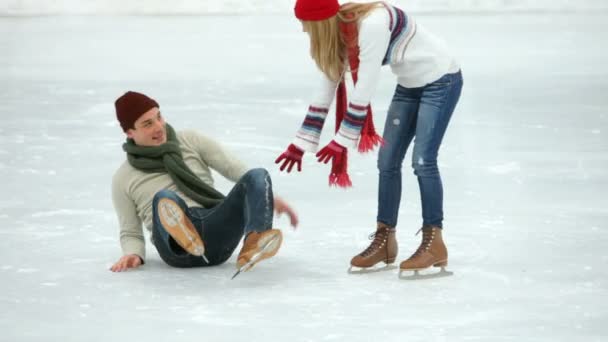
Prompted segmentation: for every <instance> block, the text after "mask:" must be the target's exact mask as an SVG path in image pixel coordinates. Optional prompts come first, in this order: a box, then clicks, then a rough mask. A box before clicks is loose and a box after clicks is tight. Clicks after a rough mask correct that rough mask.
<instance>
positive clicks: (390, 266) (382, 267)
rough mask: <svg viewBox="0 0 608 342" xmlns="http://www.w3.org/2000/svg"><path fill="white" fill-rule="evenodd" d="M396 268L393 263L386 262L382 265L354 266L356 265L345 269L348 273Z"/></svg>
mask: <svg viewBox="0 0 608 342" xmlns="http://www.w3.org/2000/svg"><path fill="white" fill-rule="evenodd" d="M396 268H397V265H394V264H388V265H384V266H378V267H374V266H372V267H356V266H350V267H349V268H348V270H347V271H346V272H347V273H348V274H367V273H377V272H384V271H391V270H394V269H396Z"/></svg>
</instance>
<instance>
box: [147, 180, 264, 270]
mask: <svg viewBox="0 0 608 342" xmlns="http://www.w3.org/2000/svg"><path fill="white" fill-rule="evenodd" d="M162 198H169V199H172V200H174V201H175V202H176V203H177V204H178V205H179V206H180V207H181V208H182V210H183V211H184V213H185V214H186V215H187V216H188V217H189V218H190V220H191V221H192V223H193V224H194V227H195V228H196V230H197V231H198V233H199V234H200V235H201V238H202V239H203V241H204V243H205V256H206V257H207V259H208V260H209V264H207V263H206V262H205V261H204V260H203V258H201V257H198V256H194V255H191V254H188V253H187V252H186V251H185V250H184V249H182V248H181V247H180V246H179V245H178V244H177V243H176V242H175V240H174V239H173V238H172V237H171V236H170V235H169V234H168V233H167V231H166V230H165V229H164V228H163V226H162V223H161V221H160V218H159V217H158V210H157V208H158V202H159V201H160V199H162ZM273 203H274V199H273V194H272V182H271V180H270V175H269V174H268V172H267V171H266V170H265V169H252V170H250V171H248V172H247V173H245V175H243V177H241V179H240V180H239V181H238V182H237V183H236V184H235V186H234V187H233V188H232V190H231V191H230V193H229V194H228V196H226V198H225V199H224V200H223V201H222V202H221V203H220V204H218V205H217V206H215V207H213V208H210V209H205V208H200V207H191V208H188V207H187V206H186V203H185V202H184V200H183V199H182V198H180V197H179V196H178V195H177V194H176V193H175V192H173V191H170V190H161V191H159V192H158V193H156V195H155V196H154V200H153V202H152V205H153V208H152V210H153V229H152V242H153V243H154V246H155V247H156V249H157V250H158V254H159V255H160V257H161V258H162V259H163V260H164V261H165V262H166V263H167V264H169V265H170V266H174V267H198V266H212V265H218V264H221V263H223V262H225V261H226V260H228V258H230V256H231V255H232V253H233V252H234V250H235V249H236V247H237V245H238V244H239V242H240V241H241V239H242V237H243V235H246V234H248V233H249V232H252V231H258V232H261V231H264V230H267V229H270V228H271V226H272V218H273V209H274V207H273Z"/></svg>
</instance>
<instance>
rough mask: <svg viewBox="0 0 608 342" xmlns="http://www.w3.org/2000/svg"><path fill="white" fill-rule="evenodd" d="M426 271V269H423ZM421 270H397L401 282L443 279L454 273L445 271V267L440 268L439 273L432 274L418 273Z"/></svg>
mask: <svg viewBox="0 0 608 342" xmlns="http://www.w3.org/2000/svg"><path fill="white" fill-rule="evenodd" d="M425 270H426V269H425ZM420 271H421V270H399V279H403V280H423V279H435V278H443V277H449V276H452V275H454V272H451V271H447V270H446V269H445V267H442V268H441V270H440V271H439V272H434V273H424V274H421V273H420ZM409 272H413V273H412V274H408V275H403V274H404V273H409Z"/></svg>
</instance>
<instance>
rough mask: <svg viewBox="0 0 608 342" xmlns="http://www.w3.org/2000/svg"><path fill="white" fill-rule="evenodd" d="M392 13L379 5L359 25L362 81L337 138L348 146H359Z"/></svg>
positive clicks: (356, 88) (340, 142)
mask: <svg viewBox="0 0 608 342" xmlns="http://www.w3.org/2000/svg"><path fill="white" fill-rule="evenodd" d="M389 25H390V16H389V15H388V13H387V11H386V10H385V9H384V8H379V9H377V10H375V11H373V12H372V13H370V15H369V16H367V17H366V18H364V19H363V20H362V22H361V24H360V27H359V70H358V76H359V79H358V82H357V84H356V85H355V87H354V90H353V92H352V95H351V96H350V101H349V103H348V109H347V112H346V115H345V116H344V120H343V121H342V123H341V124H340V129H339V130H338V132H337V133H336V136H335V138H334V140H335V141H336V142H337V143H339V144H340V145H342V146H345V147H348V148H350V147H356V146H357V142H358V141H359V136H360V135H361V129H362V128H363V123H364V121H365V117H366V116H367V108H368V107H369V102H370V99H371V97H372V95H373V93H374V91H375V89H376V85H377V83H378V79H379V77H380V68H381V67H382V61H383V60H384V56H385V55H386V51H387V49H388V45H389V42H390V38H391V32H390V30H389Z"/></svg>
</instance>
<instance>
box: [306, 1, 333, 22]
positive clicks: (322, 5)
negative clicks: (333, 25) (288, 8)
mask: <svg viewBox="0 0 608 342" xmlns="http://www.w3.org/2000/svg"><path fill="white" fill-rule="evenodd" d="M339 10H340V4H339V3H338V0H296V7H295V13H296V18H298V19H300V20H325V19H328V18H331V17H333V16H334V15H336V14H337V13H338V11H339Z"/></svg>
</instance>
